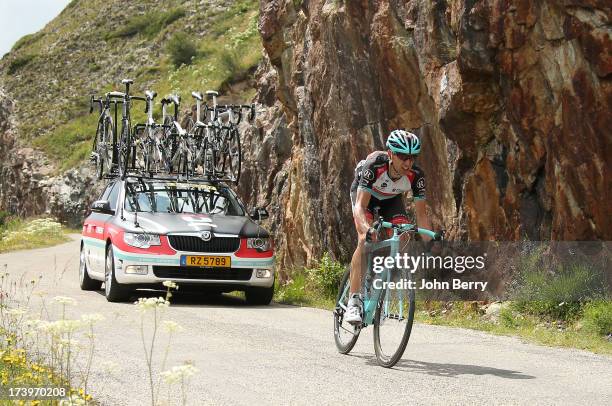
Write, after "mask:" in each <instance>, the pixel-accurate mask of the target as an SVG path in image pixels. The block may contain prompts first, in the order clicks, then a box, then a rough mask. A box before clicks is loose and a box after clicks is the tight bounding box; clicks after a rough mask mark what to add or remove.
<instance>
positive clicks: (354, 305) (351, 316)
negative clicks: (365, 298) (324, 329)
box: [344, 295, 362, 325]
mask: <svg viewBox="0 0 612 406" xmlns="http://www.w3.org/2000/svg"><path fill="white" fill-rule="evenodd" d="M361 303H362V301H361V297H359V295H353V297H351V298H350V299H349V302H348V306H347V309H346V313H344V321H346V322H347V323H349V324H352V325H359V324H361V321H362V319H361Z"/></svg>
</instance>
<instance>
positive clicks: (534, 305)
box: [274, 254, 612, 354]
mask: <svg viewBox="0 0 612 406" xmlns="http://www.w3.org/2000/svg"><path fill="white" fill-rule="evenodd" d="M523 265H524V268H523V270H522V272H523V277H522V280H521V283H520V284H519V285H518V286H517V287H516V289H517V291H516V292H515V297H516V299H515V300H513V301H507V302H493V303H490V302H476V301H464V302H459V301H456V302H440V301H430V300H419V295H418V294H417V306H416V310H417V311H416V321H418V322H421V323H425V324H433V325H443V326H451V327H461V328H469V329H474V330H480V331H485V332H488V333H492V334H498V335H511V336H519V337H521V338H524V339H527V340H529V341H533V342H536V343H540V344H545V345H551V346H559V347H571V348H580V349H585V350H589V351H592V352H595V353H602V354H612V298H610V297H608V296H606V293H605V292H604V290H603V289H602V288H601V287H602V286H605V280H604V279H602V278H603V274H600V273H598V272H594V271H593V270H589V269H587V268H585V267H584V266H583V265H574V266H568V267H564V268H559V269H558V270H557V272H558V275H557V277H552V276H551V275H549V274H547V273H545V272H544V271H542V269H541V268H539V267H538V263H537V261H534V260H533V258H528V259H527V260H526V263H525V264H523ZM345 269H346V266H345V265H342V264H340V263H339V262H337V261H334V260H333V259H332V258H331V257H330V255H329V254H325V255H324V256H323V258H322V259H321V260H320V261H319V262H318V264H317V265H316V266H315V267H313V268H304V269H294V270H292V272H290V273H289V275H290V278H289V279H288V280H287V281H286V282H280V281H277V286H276V291H275V297H274V300H275V301H276V302H278V303H284V304H292V305H299V306H311V307H317V308H321V309H326V310H333V308H334V304H335V298H336V295H337V289H338V285H339V284H340V280H341V278H342V274H343V272H344V270H345Z"/></svg>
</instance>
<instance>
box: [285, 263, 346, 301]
mask: <svg viewBox="0 0 612 406" xmlns="http://www.w3.org/2000/svg"><path fill="white" fill-rule="evenodd" d="M345 270H346V267H345V266H344V265H342V264H341V263H339V262H337V261H335V260H334V259H333V258H331V256H330V255H329V253H325V254H323V257H322V258H321V260H320V261H318V263H317V264H316V265H315V266H314V267H312V268H303V269H299V270H294V271H293V272H291V279H290V280H289V281H287V282H285V283H280V282H279V281H278V279H277V281H276V286H275V289H274V300H275V301H276V302H278V303H286V304H293V305H300V306H310V307H317V308H321V309H332V308H333V307H334V302H335V298H336V294H337V286H338V285H339V284H340V280H341V279H342V276H343V275H344V271H345Z"/></svg>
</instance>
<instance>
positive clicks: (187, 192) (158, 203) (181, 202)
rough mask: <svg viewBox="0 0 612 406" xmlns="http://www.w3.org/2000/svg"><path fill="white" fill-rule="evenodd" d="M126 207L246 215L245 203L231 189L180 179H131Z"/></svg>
mask: <svg viewBox="0 0 612 406" xmlns="http://www.w3.org/2000/svg"><path fill="white" fill-rule="evenodd" d="M125 209H126V210H128V211H131V212H134V211H138V212H148V213H204V214H225V215H230V216H243V215H244V210H243V209H242V206H241V205H240V203H239V202H238V200H237V199H236V198H235V197H234V195H233V194H232V193H231V192H230V191H229V190H228V189H227V188H225V187H217V186H213V185H207V184H193V183H179V182H144V181H141V182H130V183H128V184H127V193H126V198H125Z"/></svg>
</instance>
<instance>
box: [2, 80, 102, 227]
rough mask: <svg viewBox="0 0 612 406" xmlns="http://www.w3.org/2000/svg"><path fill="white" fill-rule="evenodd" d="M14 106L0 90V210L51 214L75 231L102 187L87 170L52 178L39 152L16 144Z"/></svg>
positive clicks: (28, 214) (49, 167) (21, 214)
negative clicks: (74, 228)
mask: <svg viewBox="0 0 612 406" xmlns="http://www.w3.org/2000/svg"><path fill="white" fill-rule="evenodd" d="M12 113H13V102H12V101H11V100H10V99H9V98H8V97H7V96H6V94H5V93H4V92H2V90H0V162H1V163H2V164H1V165H0V207H2V208H3V210H6V211H8V212H10V213H13V214H17V215H20V216H30V215H39V214H43V213H47V214H53V215H54V216H55V217H57V218H58V219H59V220H60V221H62V222H63V223H64V224H68V225H70V226H72V227H78V226H79V225H80V224H81V221H82V219H83V217H84V215H85V212H86V211H87V208H88V207H89V205H90V203H91V202H92V200H93V199H95V198H96V196H98V195H99V192H100V190H99V189H100V187H101V186H102V185H101V184H96V183H95V182H94V181H93V173H92V172H91V170H90V169H89V168H88V167H87V166H83V167H81V168H78V169H71V170H69V171H66V172H65V173H63V174H62V175H57V176H53V174H54V172H55V169H54V167H53V166H52V165H51V164H49V160H48V158H47V157H45V156H44V154H42V153H41V152H40V151H37V150H35V149H32V148H29V147H23V146H18V145H17V143H16V142H15V134H16V133H17V132H16V131H15V126H14V119H13V115H12Z"/></svg>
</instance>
